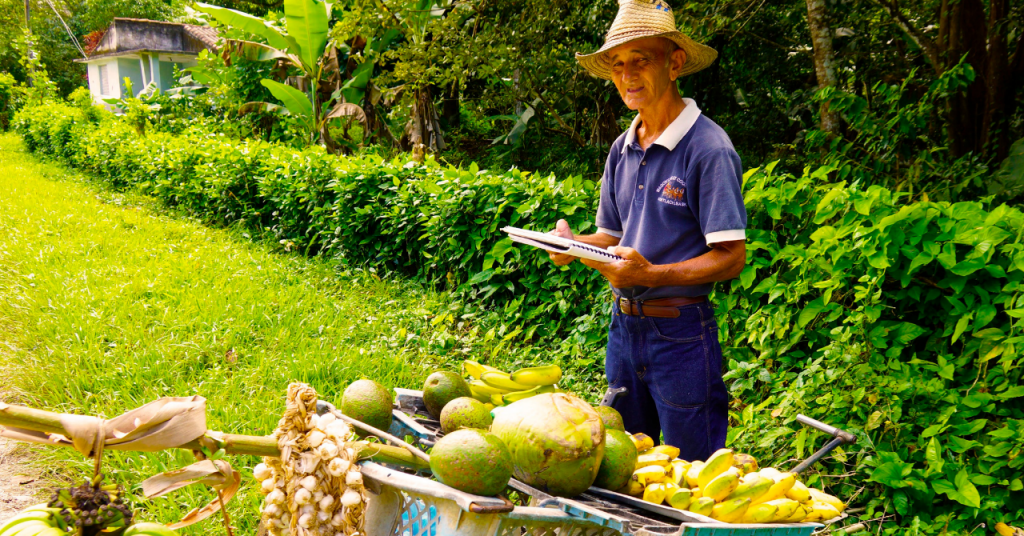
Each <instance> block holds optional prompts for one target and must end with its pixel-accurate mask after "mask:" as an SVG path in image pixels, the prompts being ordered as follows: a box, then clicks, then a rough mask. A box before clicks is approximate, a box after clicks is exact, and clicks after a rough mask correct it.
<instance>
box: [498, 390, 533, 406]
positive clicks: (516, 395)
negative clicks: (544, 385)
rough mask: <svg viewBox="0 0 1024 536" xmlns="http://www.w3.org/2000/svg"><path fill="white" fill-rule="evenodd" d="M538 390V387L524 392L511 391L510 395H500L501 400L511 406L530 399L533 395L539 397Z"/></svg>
mask: <svg viewBox="0 0 1024 536" xmlns="http://www.w3.org/2000/svg"><path fill="white" fill-rule="evenodd" d="M539 389H540V387H534V388H533V389H527V390H526V391H513V392H511V393H508V394H504V395H501V398H502V400H504V401H505V403H506V404H511V403H512V402H519V401H520V400H523V399H524V398H530V397H531V396H533V395H539V394H540V391H539Z"/></svg>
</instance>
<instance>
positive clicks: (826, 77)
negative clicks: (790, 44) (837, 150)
mask: <svg viewBox="0 0 1024 536" xmlns="http://www.w3.org/2000/svg"><path fill="white" fill-rule="evenodd" d="M807 25H808V26H809V27H810V30H811V42H812V43H813V44H814V73H815V75H816V76H817V78H818V89H823V88H826V87H830V86H834V85H836V65H835V63H836V55H835V52H834V51H833V48H832V29H831V28H829V24H828V13H827V12H826V9H825V0H807ZM820 111H821V130H822V131H824V132H827V133H829V134H836V133H837V132H839V114H837V113H835V112H833V111H830V110H829V103H828V102H822V103H821V110H820Z"/></svg>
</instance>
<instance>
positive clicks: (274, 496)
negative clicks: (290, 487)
mask: <svg viewBox="0 0 1024 536" xmlns="http://www.w3.org/2000/svg"><path fill="white" fill-rule="evenodd" d="M285 499H286V497H285V495H284V492H283V491H281V490H280V489H275V490H274V491H271V492H270V493H269V494H268V495H267V502H268V503H269V504H284V501H285Z"/></svg>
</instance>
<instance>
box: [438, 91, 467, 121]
mask: <svg viewBox="0 0 1024 536" xmlns="http://www.w3.org/2000/svg"><path fill="white" fill-rule="evenodd" d="M447 93H448V94H447V95H445V97H444V100H443V101H442V102H441V120H442V121H443V122H444V127H445V128H446V129H449V130H450V129H453V128H456V127H458V126H459V122H460V121H461V120H462V118H461V117H460V116H459V86H458V85H456V84H454V83H453V84H452V86H451V88H449V89H448V92H447Z"/></svg>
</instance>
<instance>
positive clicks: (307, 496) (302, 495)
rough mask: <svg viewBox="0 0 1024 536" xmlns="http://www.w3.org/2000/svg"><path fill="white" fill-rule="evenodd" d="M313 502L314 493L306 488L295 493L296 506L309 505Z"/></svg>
mask: <svg viewBox="0 0 1024 536" xmlns="http://www.w3.org/2000/svg"><path fill="white" fill-rule="evenodd" d="M311 500H313V493H312V492H310V491H309V490H308V489H306V488H299V490H298V491H296V492H295V504H309V501H311Z"/></svg>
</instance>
